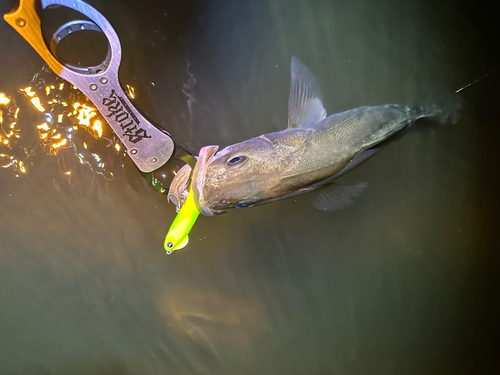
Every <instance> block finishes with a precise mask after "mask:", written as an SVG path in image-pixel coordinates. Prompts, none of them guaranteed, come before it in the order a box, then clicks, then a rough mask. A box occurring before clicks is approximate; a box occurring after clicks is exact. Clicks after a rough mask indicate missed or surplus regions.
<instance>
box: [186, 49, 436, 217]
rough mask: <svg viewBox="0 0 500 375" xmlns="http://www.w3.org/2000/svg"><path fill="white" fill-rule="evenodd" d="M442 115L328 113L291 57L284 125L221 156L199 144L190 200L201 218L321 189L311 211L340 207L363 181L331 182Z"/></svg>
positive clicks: (387, 108) (377, 110)
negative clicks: (413, 126) (417, 126)
mask: <svg viewBox="0 0 500 375" xmlns="http://www.w3.org/2000/svg"><path fill="white" fill-rule="evenodd" d="M443 116H445V114H444V113H443V112H442V111H441V110H439V109H437V108H434V107H431V108H430V109H426V108H423V107H416V108H410V107H407V106H402V105H398V104H386V105H378V106H363V107H358V108H354V109H350V110H347V111H345V112H341V113H336V114H332V115H330V116H327V112H326V110H325V108H324V105H323V97H322V93H321V89H320V87H319V85H318V82H317V81H316V78H315V76H314V75H313V73H312V72H311V71H310V70H309V69H308V68H307V67H306V66H305V65H304V64H303V63H302V62H301V61H300V60H299V59H298V58H296V57H295V56H293V57H292V59H291V86H290V95H289V100H288V126H287V128H286V129H285V130H282V131H278V132H273V133H268V134H263V135H260V136H258V137H255V138H251V139H248V140H246V141H243V142H240V143H236V144H233V145H230V146H228V147H226V148H224V149H222V150H220V151H219V147H218V146H217V145H210V146H206V147H203V148H202V149H201V150H200V152H199V156H198V161H197V163H196V165H195V167H194V170H193V171H192V172H193V173H192V177H191V181H192V184H191V188H192V194H194V196H193V200H194V203H195V205H196V207H197V209H198V211H199V212H200V213H201V214H203V215H205V216H214V215H218V214H221V213H224V212H226V210H228V209H230V208H241V209H242V208H250V207H253V206H256V205H261V204H265V203H270V202H274V201H277V200H281V199H285V198H289V197H292V196H296V195H298V194H304V193H308V192H311V191H313V190H318V189H320V190H318V192H317V195H316V198H315V199H314V201H313V205H314V206H315V207H317V208H319V209H322V210H325V211H331V210H336V209H342V208H344V207H345V206H347V205H349V204H351V203H352V202H353V198H355V197H357V196H358V195H360V194H361V192H362V191H363V190H364V189H365V188H366V184H365V183H355V184H346V183H342V184H338V183H336V184H332V182H333V181H334V180H335V179H337V178H338V177H340V176H341V175H343V174H345V173H347V172H349V171H350V170H352V169H353V168H354V167H356V166H357V165H359V164H360V163H362V162H364V161H366V160H368V159H369V158H371V157H372V156H373V155H375V154H376V153H377V152H378V151H379V150H380V149H381V148H382V147H381V145H382V144H383V143H384V142H385V141H387V140H388V139H389V138H391V137H393V136H394V135H395V134H398V133H399V132H401V131H402V130H403V129H405V128H407V127H408V126H410V125H411V124H413V123H414V122H415V121H417V120H419V119H422V118H439V119H440V118H442V117H443ZM327 185H329V187H328V188H327V187H326V186H327ZM190 194H191V193H190Z"/></svg>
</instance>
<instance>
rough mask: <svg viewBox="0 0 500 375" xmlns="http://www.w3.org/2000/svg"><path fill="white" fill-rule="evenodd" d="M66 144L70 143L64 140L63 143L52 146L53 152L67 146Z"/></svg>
mask: <svg viewBox="0 0 500 375" xmlns="http://www.w3.org/2000/svg"><path fill="white" fill-rule="evenodd" d="M66 143H68V141H67V140H66V138H64V139H63V140H62V141H61V142H57V143H54V144H53V145H52V146H51V148H52V150H57V149H58V148H60V147H62V146H64V145H66Z"/></svg>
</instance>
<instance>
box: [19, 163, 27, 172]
mask: <svg viewBox="0 0 500 375" xmlns="http://www.w3.org/2000/svg"><path fill="white" fill-rule="evenodd" d="M19 170H20V171H21V172H22V173H26V168H25V167H24V163H23V162H22V161H20V162H19Z"/></svg>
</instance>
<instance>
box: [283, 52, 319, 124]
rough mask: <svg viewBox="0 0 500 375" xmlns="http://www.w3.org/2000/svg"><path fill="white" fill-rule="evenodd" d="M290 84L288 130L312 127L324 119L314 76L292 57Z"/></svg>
mask: <svg viewBox="0 0 500 375" xmlns="http://www.w3.org/2000/svg"><path fill="white" fill-rule="evenodd" d="M290 65H291V66H290V68H291V73H292V82H291V84H290V96H289V98H288V128H289V129H291V128H304V127H308V126H312V125H314V124H316V123H318V122H320V121H321V120H324V119H325V118H326V110H325V108H324V107H323V96H322V94H321V89H320V87H319V85H318V82H317V81H316V78H315V77H314V74H312V73H311V71H310V70H309V69H308V68H307V67H306V66H305V65H304V64H302V62H301V61H300V60H299V59H298V58H296V57H295V56H292V62H291V64H290Z"/></svg>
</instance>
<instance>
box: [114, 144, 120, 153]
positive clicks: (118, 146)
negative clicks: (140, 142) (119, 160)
mask: <svg viewBox="0 0 500 375" xmlns="http://www.w3.org/2000/svg"><path fill="white" fill-rule="evenodd" d="M115 149H116V151H118V152H120V149H121V146H120V144H119V143H117V144H115Z"/></svg>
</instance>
